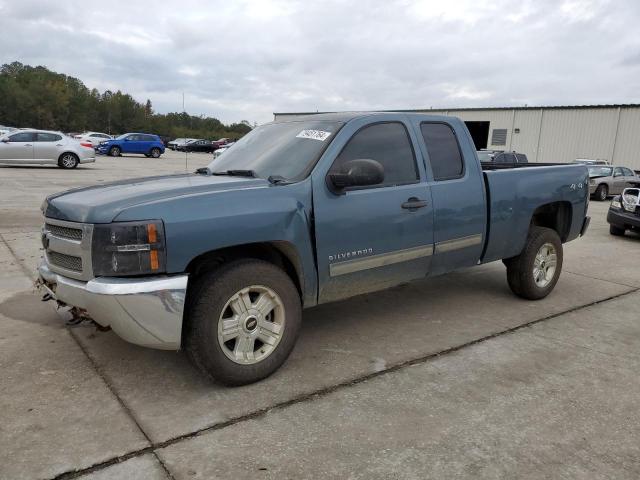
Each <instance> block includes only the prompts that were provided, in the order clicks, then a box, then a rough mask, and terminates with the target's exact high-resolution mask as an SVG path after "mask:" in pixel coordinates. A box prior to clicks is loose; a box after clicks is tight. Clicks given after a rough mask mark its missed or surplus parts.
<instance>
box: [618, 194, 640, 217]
mask: <svg viewBox="0 0 640 480" xmlns="http://www.w3.org/2000/svg"><path fill="white" fill-rule="evenodd" d="M626 192H627V190H625V191H624V192H623V193H622V208H624V209H625V210H626V211H627V212H635V211H636V205H637V204H638V196H637V195H633V194H631V193H626Z"/></svg>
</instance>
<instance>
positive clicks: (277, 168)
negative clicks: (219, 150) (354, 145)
mask: <svg viewBox="0 0 640 480" xmlns="http://www.w3.org/2000/svg"><path fill="white" fill-rule="evenodd" d="M341 126H342V123H340V122H332V121H322V120H316V121H313V120H310V121H303V122H286V123H270V124H267V125H263V126H261V127H257V128H255V129H253V130H252V131H251V132H249V133H248V134H247V135H245V136H244V137H242V139H241V140H239V141H238V142H236V143H235V144H234V145H233V148H229V149H228V150H227V151H225V152H224V155H222V156H220V157H219V158H216V159H215V160H214V161H213V162H211V163H210V164H209V170H211V171H212V172H224V171H226V170H253V171H254V172H255V174H256V176H258V177H261V178H268V177H270V176H274V177H276V176H279V177H283V178H285V179H287V180H294V179H298V178H300V177H303V176H305V175H306V174H308V172H309V170H310V169H311V168H312V167H313V164H314V163H315V162H316V161H317V160H318V157H319V156H320V154H321V153H322V151H323V150H324V148H325V147H326V146H327V145H328V144H329V142H331V140H333V137H334V135H335V133H336V132H337V131H338V130H339V129H340V127H341Z"/></svg>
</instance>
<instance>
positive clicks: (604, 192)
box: [595, 183, 609, 202]
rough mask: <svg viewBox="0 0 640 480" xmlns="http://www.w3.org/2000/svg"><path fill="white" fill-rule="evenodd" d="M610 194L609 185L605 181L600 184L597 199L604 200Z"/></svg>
mask: <svg viewBox="0 0 640 480" xmlns="http://www.w3.org/2000/svg"><path fill="white" fill-rule="evenodd" d="M608 196H609V187H607V186H606V185H605V184H604V183H601V184H600V185H598V188H596V191H595V197H596V200H599V201H601V202H604V201H605V200H606V199H607V197H608Z"/></svg>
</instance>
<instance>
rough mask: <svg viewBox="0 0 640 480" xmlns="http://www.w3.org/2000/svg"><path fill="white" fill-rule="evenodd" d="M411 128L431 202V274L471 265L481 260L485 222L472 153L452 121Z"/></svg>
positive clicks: (480, 178)
mask: <svg viewBox="0 0 640 480" xmlns="http://www.w3.org/2000/svg"><path fill="white" fill-rule="evenodd" d="M418 118H419V117H418ZM414 128H415V129H416V131H417V132H419V135H420V139H421V142H420V147H421V149H422V151H423V154H424V157H425V158H426V171H427V178H428V179H429V180H428V185H429V187H430V189H431V197H432V198H433V209H434V221H433V222H434V223H433V231H434V243H435V250H434V256H433V261H432V263H431V273H432V274H434V275H436V274H439V273H445V272H447V271H450V270H453V269H457V268H463V267H469V266H472V265H475V264H477V263H478V260H479V259H480V257H481V255H482V247H483V239H484V235H485V229H486V222H487V210H486V202H487V200H486V198H485V189H484V180H483V174H482V170H481V168H480V162H478V161H477V160H476V156H475V147H474V146H473V144H472V143H471V141H470V137H469V135H468V134H467V133H466V127H465V126H464V124H463V123H462V122H461V121H459V120H457V119H456V120H454V119H452V120H451V121H450V122H449V121H446V122H445V121H420V120H419V119H416V121H415V122H414ZM459 133H462V135H459Z"/></svg>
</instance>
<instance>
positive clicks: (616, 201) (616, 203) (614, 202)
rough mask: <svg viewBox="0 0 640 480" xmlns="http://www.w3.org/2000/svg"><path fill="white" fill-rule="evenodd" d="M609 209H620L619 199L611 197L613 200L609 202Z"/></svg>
mask: <svg viewBox="0 0 640 480" xmlns="http://www.w3.org/2000/svg"><path fill="white" fill-rule="evenodd" d="M611 208H622V205H621V204H620V197H613V200H611Z"/></svg>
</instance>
